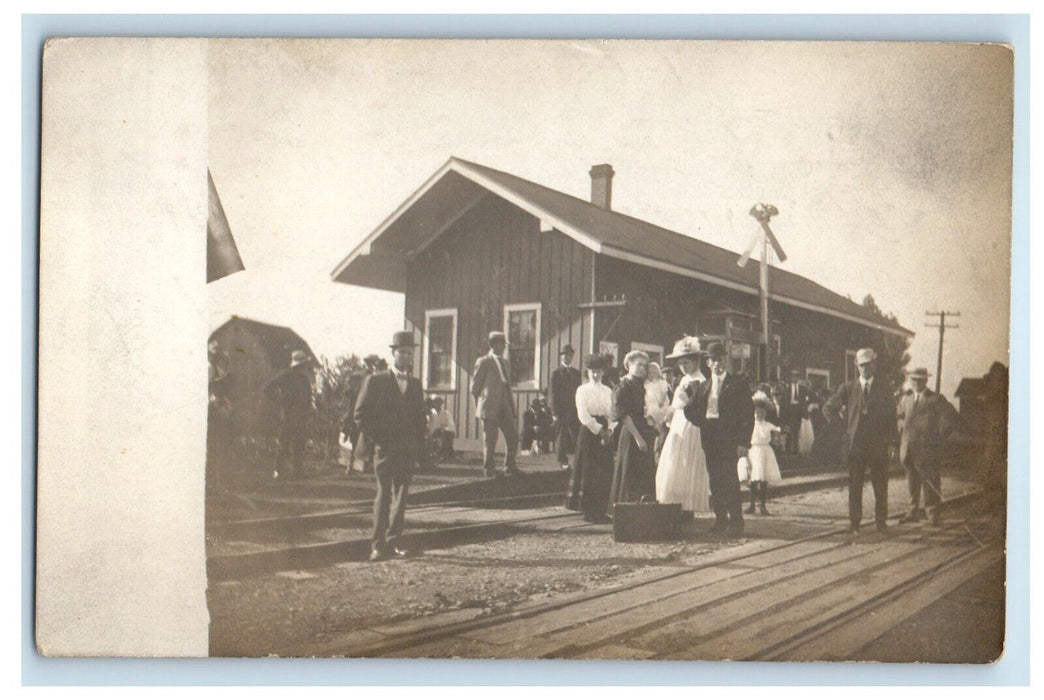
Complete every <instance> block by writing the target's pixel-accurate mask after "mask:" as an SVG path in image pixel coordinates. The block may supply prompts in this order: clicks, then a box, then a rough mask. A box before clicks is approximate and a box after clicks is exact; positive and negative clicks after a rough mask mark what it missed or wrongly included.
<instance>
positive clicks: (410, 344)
mask: <svg viewBox="0 0 1044 700" xmlns="http://www.w3.org/2000/svg"><path fill="white" fill-rule="evenodd" d="M388 347H390V348H391V349H392V350H395V349H397V348H415V347H417V343H416V341H414V340H413V331H397V332H396V333H395V335H393V336H392V341H391V345H389V346H388Z"/></svg>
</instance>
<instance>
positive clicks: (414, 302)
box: [406, 194, 593, 448]
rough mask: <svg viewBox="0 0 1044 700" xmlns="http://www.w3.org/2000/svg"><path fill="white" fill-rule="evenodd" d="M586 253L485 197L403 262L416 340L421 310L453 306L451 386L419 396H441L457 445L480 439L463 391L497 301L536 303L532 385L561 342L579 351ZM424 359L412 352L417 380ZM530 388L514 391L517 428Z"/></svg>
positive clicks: (498, 321) (541, 382)
mask: <svg viewBox="0 0 1044 700" xmlns="http://www.w3.org/2000/svg"><path fill="white" fill-rule="evenodd" d="M592 255H593V254H592V253H591V252H590V251H589V250H587V249H586V248H584V247H583V246H581V245H580V244H578V243H576V242H574V241H573V240H572V239H570V238H568V237H567V236H565V235H564V234H562V233H560V232H558V231H550V232H541V231H540V222H539V220H538V219H537V218H535V217H533V216H531V215H529V214H528V213H526V212H524V211H522V210H521V209H519V208H517V207H515V206H514V205H512V204H510V203H509V202H507V201H505V200H503V199H501V198H499V197H496V196H495V195H492V194H490V195H488V196H487V197H486V198H484V199H483V200H482V201H481V202H479V203H478V204H477V205H475V206H474V207H473V208H472V209H471V210H470V211H468V212H467V213H466V214H465V215H464V216H462V217H461V218H460V219H459V220H458V221H457V222H456V223H454V225H453V226H451V227H450V229H448V230H447V231H446V232H445V233H444V234H443V235H442V236H441V237H440V238H439V239H438V240H437V241H435V242H434V243H433V244H432V245H431V246H430V247H429V248H428V249H427V250H425V251H424V252H423V253H421V254H420V255H418V256H417V257H416V258H414V259H413V260H411V261H410V262H409V264H408V265H407V281H406V328H407V329H409V330H413V331H414V336H415V338H417V340H418V343H420V344H423V343H422V341H423V334H424V330H425V329H424V312H425V311H426V310H429V309H447V308H456V309H457V358H456V362H457V386H456V387H455V388H453V389H451V390H431V391H427V392H426V393H427V394H428V395H431V396H442V397H443V398H444V399H445V400H446V403H447V409H448V410H449V411H450V415H452V416H453V419H454V421H455V422H456V424H457V437H458V439H459V440H460V442H458V447H464V448H475V447H478V446H479V445H480V444H481V425H480V424H479V421H478V420H477V419H476V417H475V402H474V400H473V399H472V398H471V396H470V394H469V393H468V388H469V385H470V382H471V375H472V370H473V369H474V366H475V361H476V360H477V359H478V358H479V357H480V356H482V355H484V354H485V353H486V352H488V346H487V345H486V337H487V335H488V334H489V332H490V331H492V330H503V327H504V306H505V305H507V304H524V303H533V302H539V303H540V304H541V312H540V325H541V328H540V343H541V349H540V366H539V368H538V370H539V376H538V387H546V386H547V384H548V377H549V376H550V372H551V370H552V369H553V368H554V367H555V366H556V365H557V364H558V353H559V350H560V349H561V347H562V346H563V345H566V344H572V345H573V347H574V348H576V349H577V355H578V356H582V354H583V349H584V348H585V347H586V345H585V343H586V340H587V339H586V337H585V335H584V334H585V333H586V332H587V326H586V325H585V324H584V323H583V314H582V312H581V310H580V309H579V308H578V305H579V304H580V303H582V302H584V301H588V300H589V297H590V287H591V258H592ZM425 361H426V358H422V357H421V353H420V352H418V353H417V355H416V357H415V359H414V371H415V372H416V373H417V376H419V377H421V378H422V380H423V379H424V375H423V374H422V373H421V371H422V369H424V368H423V364H422V363H424V362H425ZM577 364H578V363H577ZM538 393H539V389H533V390H528V389H527V390H516V391H515V403H516V408H517V409H518V416H519V429H520V430H521V419H522V418H521V417H522V413H523V412H524V411H525V408H526V406H528V404H529V402H530V401H531V400H532V399H533V398H534V397H535V396H537V395H538Z"/></svg>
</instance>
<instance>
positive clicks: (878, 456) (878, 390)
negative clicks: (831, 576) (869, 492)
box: [823, 348, 898, 534]
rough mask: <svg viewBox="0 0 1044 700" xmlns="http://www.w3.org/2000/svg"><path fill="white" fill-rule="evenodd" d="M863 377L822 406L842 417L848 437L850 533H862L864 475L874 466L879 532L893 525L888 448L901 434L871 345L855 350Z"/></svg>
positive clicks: (829, 416) (872, 478) (872, 477)
mask: <svg viewBox="0 0 1044 700" xmlns="http://www.w3.org/2000/svg"><path fill="white" fill-rule="evenodd" d="M856 367H857V369H858V371H859V376H858V377H856V378H855V379H853V380H852V381H850V382H846V383H845V384H842V385H841V386H840V387H838V390H837V393H835V394H834V395H833V396H831V397H830V398H829V399H828V400H827V402H826V404H825V405H824V406H823V415H824V416H825V417H826V419H827V420H828V421H830V422H831V423H834V422H835V421H838V420H841V421H843V423H842V424H843V425H844V426H845V433H846V435H847V436H848V460H847V461H848V518H849V521H850V527H849V529H848V530H849V532H850V533H852V534H856V533H858V532H859V523H860V521H861V520H862V519H863V480H864V478H865V477H866V472H867V469H869V470H870V484H871V485H872V486H873V489H874V521H875V523H876V524H877V531H878V532H887V530H888V525H887V523H886V522H885V521H886V519H887V518H888V448H889V447H891V446H892V445H894V444H895V443H896V441H897V438H898V429H897V426H896V410H895V400H894V399H893V397H892V387H890V386H889V385H888V381H887V380H886V379H884V378H883V377H877V376H876V373H877V354H876V353H875V352H874V351H873V349H871V348H863V349H862V350H860V351H859V352H857V353H856Z"/></svg>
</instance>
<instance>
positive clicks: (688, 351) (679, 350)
mask: <svg viewBox="0 0 1044 700" xmlns="http://www.w3.org/2000/svg"><path fill="white" fill-rule="evenodd" d="M701 352H703V351H702V350H701V349H700V340H699V338H696V337H695V336H691V335H687V336H684V337H683V338H682V339H681V340H679V341H678V342H676V343H675V344H674V350H672V351H671V354H670V355H668V356H667V357H666V358H664V359H667V360H680V359H681V358H683V357H699V355H700V353H701Z"/></svg>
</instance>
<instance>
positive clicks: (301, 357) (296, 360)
mask: <svg viewBox="0 0 1044 700" xmlns="http://www.w3.org/2000/svg"><path fill="white" fill-rule="evenodd" d="M311 361H312V360H311V358H309V357H308V353H306V352H305V351H304V350H294V351H293V352H292V353H290V368H291V369H293V368H294V367H297V366H298V365H303V364H306V363H308V362H311Z"/></svg>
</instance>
